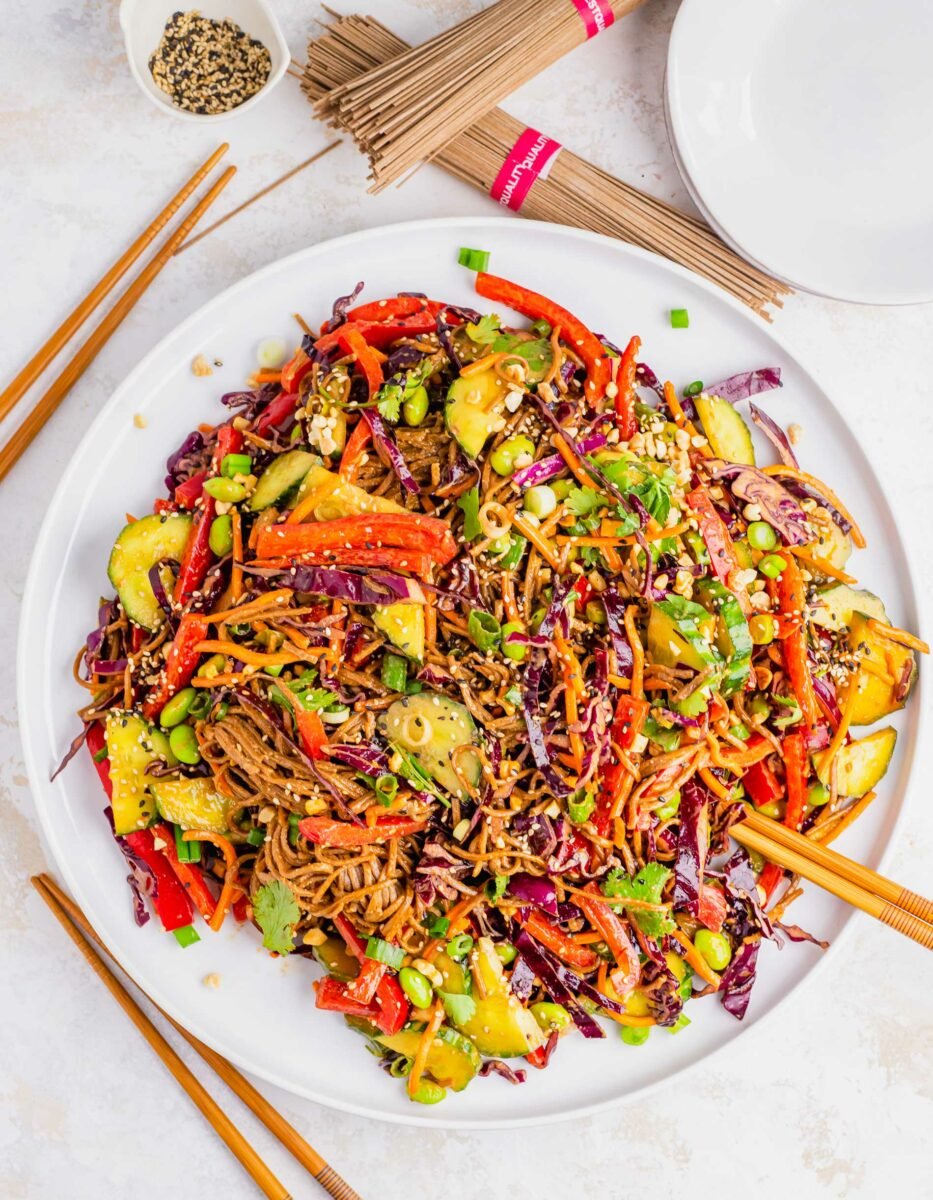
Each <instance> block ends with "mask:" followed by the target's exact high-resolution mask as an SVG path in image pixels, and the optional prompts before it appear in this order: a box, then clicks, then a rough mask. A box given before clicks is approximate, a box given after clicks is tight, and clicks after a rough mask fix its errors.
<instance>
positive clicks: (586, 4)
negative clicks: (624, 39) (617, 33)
mask: <svg viewBox="0 0 933 1200" xmlns="http://www.w3.org/2000/svg"><path fill="white" fill-rule="evenodd" d="M573 6H574V8H575V9H576V10H577V12H578V13H579V14H580V20H581V21H582V22H583V24H584V25H585V26H586V36H587V37H588V38H592V37H596V35H597V33H602V32H603V30H604V29H608V28H609V26H610V25H611V24H612V23H613V21H614V20H615V19H616V17H615V13H614V12H613V11H612V5H611V4H610V3H609V0H573Z"/></svg>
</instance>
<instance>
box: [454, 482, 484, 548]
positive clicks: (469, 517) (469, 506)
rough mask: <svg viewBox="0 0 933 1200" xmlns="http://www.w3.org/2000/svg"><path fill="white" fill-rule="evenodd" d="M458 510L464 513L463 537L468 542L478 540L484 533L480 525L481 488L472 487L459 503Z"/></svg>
mask: <svg viewBox="0 0 933 1200" xmlns="http://www.w3.org/2000/svg"><path fill="white" fill-rule="evenodd" d="M457 508H459V509H460V511H461V512H462V513H463V536H464V537H465V538H466V540H467V541H468V542H472V541H473V539H474V538H478V537H479V536H480V534H481V533H482V532H483V527H482V525H480V523H479V488H478V487H471V488H470V490H469V491H468V492H464V493H463V495H462V496H461V497H460V499H459V500H458V501H457Z"/></svg>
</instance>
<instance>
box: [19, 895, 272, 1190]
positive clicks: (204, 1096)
mask: <svg viewBox="0 0 933 1200" xmlns="http://www.w3.org/2000/svg"><path fill="white" fill-rule="evenodd" d="M32 884H33V887H35V889H36V891H37V892H38V893H39V895H40V896H41V897H42V899H43V900H44V901H45V902H46V904H47V905H48V906H49V908H50V909H51V910H52V912H53V913H54V914H55V916H56V917H57V919H58V921H59V923H60V924H61V926H62V928H63V929H64V930H65V932H66V933H67V934H68V936H69V937H70V938H71V940H72V941H73V942H74V944H75V945H76V946H77V947H78V949H79V950H80V951H81V953H82V954H83V955H84V958H85V959H86V960H87V962H88V963H89V964H90V966H91V968H92V969H93V971H94V972H95V973H96V975H97V976H98V978H99V979H100V980H101V982H102V983H103V984H104V986H105V987H106V988H107V990H108V991H109V992H110V994H111V995H112V996H113V998H114V999H115V1000H116V1002H117V1003H118V1004H119V1005H120V1007H121V1008H122V1009H123V1011H124V1012H125V1013H126V1015H127V1016H128V1017H129V1019H130V1020H131V1021H132V1022H133V1024H134V1025H135V1026H136V1028H137V1029H138V1030H139V1032H140V1033H141V1034H142V1035H143V1037H144V1038H145V1039H146V1041H147V1042H148V1043H149V1045H150V1046H151V1047H152V1049H153V1050H154V1051H155V1052H156V1054H157V1055H158V1056H159V1058H160V1059H161V1060H162V1062H163V1063H164V1064H165V1065H166V1067H168V1069H169V1071H171V1073H172V1074H173V1075H174V1076H175V1078H176V1079H177V1080H178V1082H179V1083H180V1084H181V1086H182V1087H183V1088H184V1090H185V1091H186V1092H187V1093H188V1095H189V1096H190V1097H191V1099H192V1101H193V1102H194V1103H195V1104H196V1105H197V1107H198V1108H199V1109H200V1110H201V1112H202V1113H203V1115H204V1116H205V1117H206V1118H207V1120H208V1121H209V1122H210V1123H211V1125H212V1126H213V1127H214V1130H215V1131H216V1133H217V1134H218V1135H219V1136H220V1137H221V1138H222V1139H223V1141H224V1142H225V1143H226V1146H227V1148H228V1149H229V1150H230V1152H231V1153H232V1154H233V1155H234V1157H235V1158H236V1159H237V1160H238V1161H239V1163H240V1164H241V1165H242V1166H243V1167H244V1168H245V1169H246V1171H247V1172H248V1173H249V1174H250V1175H251V1176H252V1178H253V1179H254V1180H255V1182H256V1184H257V1185H258V1187H259V1188H260V1189H261V1191H262V1192H263V1194H264V1195H265V1196H268V1197H269V1200H291V1196H290V1193H289V1192H288V1190H287V1189H286V1188H285V1186H284V1185H283V1184H282V1183H280V1181H279V1180H278V1179H276V1177H275V1176H274V1175H273V1174H272V1172H271V1171H270V1170H269V1168H268V1167H267V1166H266V1164H265V1163H264V1162H263V1160H262V1159H261V1158H260V1157H259V1155H258V1154H257V1153H256V1151H255V1150H254V1149H253V1147H252V1146H251V1145H250V1144H249V1142H248V1141H247V1140H246V1138H244V1137H243V1135H242V1133H240V1131H239V1130H238V1129H237V1127H236V1126H235V1125H234V1124H233V1122H232V1121H231V1120H230V1118H229V1117H228V1116H227V1114H226V1113H225V1112H224V1111H223V1109H222V1108H221V1107H220V1105H219V1104H218V1103H217V1101H216V1100H215V1099H214V1098H213V1097H212V1096H211V1094H210V1092H208V1091H207V1089H206V1088H205V1087H204V1085H203V1084H202V1083H201V1082H200V1080H199V1079H198V1078H197V1076H196V1075H194V1074H193V1073H192V1072H191V1071H190V1070H189V1069H188V1068H187V1067H186V1066H185V1064H184V1063H183V1062H182V1060H181V1059H180V1058H179V1057H178V1055H177V1054H176V1053H175V1051H174V1050H173V1049H172V1047H171V1046H170V1045H169V1044H168V1042H167V1041H166V1040H165V1038H164V1037H163V1036H162V1034H161V1033H159V1031H158V1029H156V1027H155V1025H153V1023H152V1022H151V1021H150V1020H149V1018H148V1017H147V1016H146V1014H145V1013H144V1012H143V1010H142V1009H141V1008H140V1007H139V1005H138V1004H137V1003H136V1001H135V1000H134V999H133V997H132V996H131V995H130V994H129V992H128V991H127V990H126V988H125V987H124V986H123V984H122V983H120V981H119V980H118V979H117V978H116V976H115V975H113V973H112V972H111V971H110V970H109V969H108V968H107V966H106V965H105V964H104V962H103V960H102V959H101V958H100V957H99V956H98V955H97V954H96V953H95V951H94V950H93V949H92V948H91V946H90V944H89V943H88V941H87V940H86V939H85V938H84V937H83V936H82V935H81V934H80V933H79V932H78V929H77V927H76V926H75V925H73V924H72V923H71V920H70V919H69V917H68V915H67V913H66V912H65V910H64V909H63V908H62V906H61V905H60V904H59V903H58V901H57V900H56V899H55V897H54V896H53V895H52V893H51V891H49V890H48V888H47V886H46V885H45V884H44V883H43V882H42V880H41V879H39V878H38V877H36V876H34V877H33V879H32Z"/></svg>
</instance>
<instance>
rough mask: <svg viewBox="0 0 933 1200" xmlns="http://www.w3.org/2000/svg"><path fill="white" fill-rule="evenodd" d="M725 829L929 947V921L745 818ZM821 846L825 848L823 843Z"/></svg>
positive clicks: (932, 933)
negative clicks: (780, 839) (785, 842)
mask: <svg viewBox="0 0 933 1200" xmlns="http://www.w3.org/2000/svg"><path fill="white" fill-rule="evenodd" d="M729 833H730V835H731V836H732V837H733V838H735V840H736V841H737V842H739V843H740V844H741V845H743V846H745V847H746V849H748V850H756V851H757V852H758V853H759V854H763V855H764V856H765V857H766V858H768V859H770V860H771V862H773V863H776V864H777V866H779V867H783V868H784V869H785V870H787V871H793V872H794V874H795V875H802V876H803V878H804V879H809V880H810V882H811V883H815V884H817V885H818V886H819V887H821V888H823V889H824V890H825V891H827V892H831V893H832V895H834V896H838V897H839V899H840V900H845V901H846V903H847V904H851V905H853V906H854V907H855V908H858V909H861V911H862V912H866V913H868V915H869V916H871V917H875V919H876V920H878V921H882V922H883V923H884V924H885V925H890V926H891V928H892V929H896V930H897V932H898V933H903V934H904V935H905V936H906V937H909V938H912V939H913V940H914V941H915V942H918V943H919V944H920V945H921V946H925V947H926V948H927V949H928V950H933V924H927V923H926V922H925V921H922V920H921V919H920V918H919V917H917V916H914V914H913V913H910V912H907V911H906V910H905V909H903V908H899V907H898V906H897V905H896V904H894V903H892V902H891V901H890V900H885V899H883V898H882V897H881V896H878V895H876V894H875V893H874V892H872V891H869V890H868V889H867V888H864V887H862V886H861V885H859V884H857V883H853V882H852V881H851V880H849V879H846V878H844V877H843V876H842V875H838V874H837V873H836V871H835V870H833V869H831V868H830V867H828V866H826V865H824V863H823V862H818V861H816V859H814V858H811V857H808V856H807V855H806V854H803V853H802V852H801V851H800V850H795V849H792V848H791V847H789V846H787V845H784V843H783V842H779V841H777V840H776V839H775V837H774V836H773V834H772V833H771V831H769V832H768V833H767V834H765V833H760V832H759V831H758V830H757V829H756V828H753V827H752V826H751V825H749V823H748V822H747V821H739V822H738V823H737V824H736V825H733V826H731V827H730V829H729ZM807 840H808V841H809V839H807ZM821 849H823V850H825V849H826V847H821ZM866 869H867V868H866Z"/></svg>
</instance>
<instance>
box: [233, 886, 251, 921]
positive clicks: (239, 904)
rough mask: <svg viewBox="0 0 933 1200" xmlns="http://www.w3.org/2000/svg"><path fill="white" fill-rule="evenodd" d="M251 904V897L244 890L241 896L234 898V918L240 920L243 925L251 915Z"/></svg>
mask: <svg viewBox="0 0 933 1200" xmlns="http://www.w3.org/2000/svg"><path fill="white" fill-rule="evenodd" d="M249 904H250V899H249V896H248V895H247V894H246V893H245V892H243V894H242V895H241V896H238V897H237V899H236V900H234V902H233V917H234V920H236V921H238V922H239V923H240V924H241V925H242V924H243V922H244V921H245V920H246V919H247V917H248V916H249V913H248V911H247V910H248V908H249Z"/></svg>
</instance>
